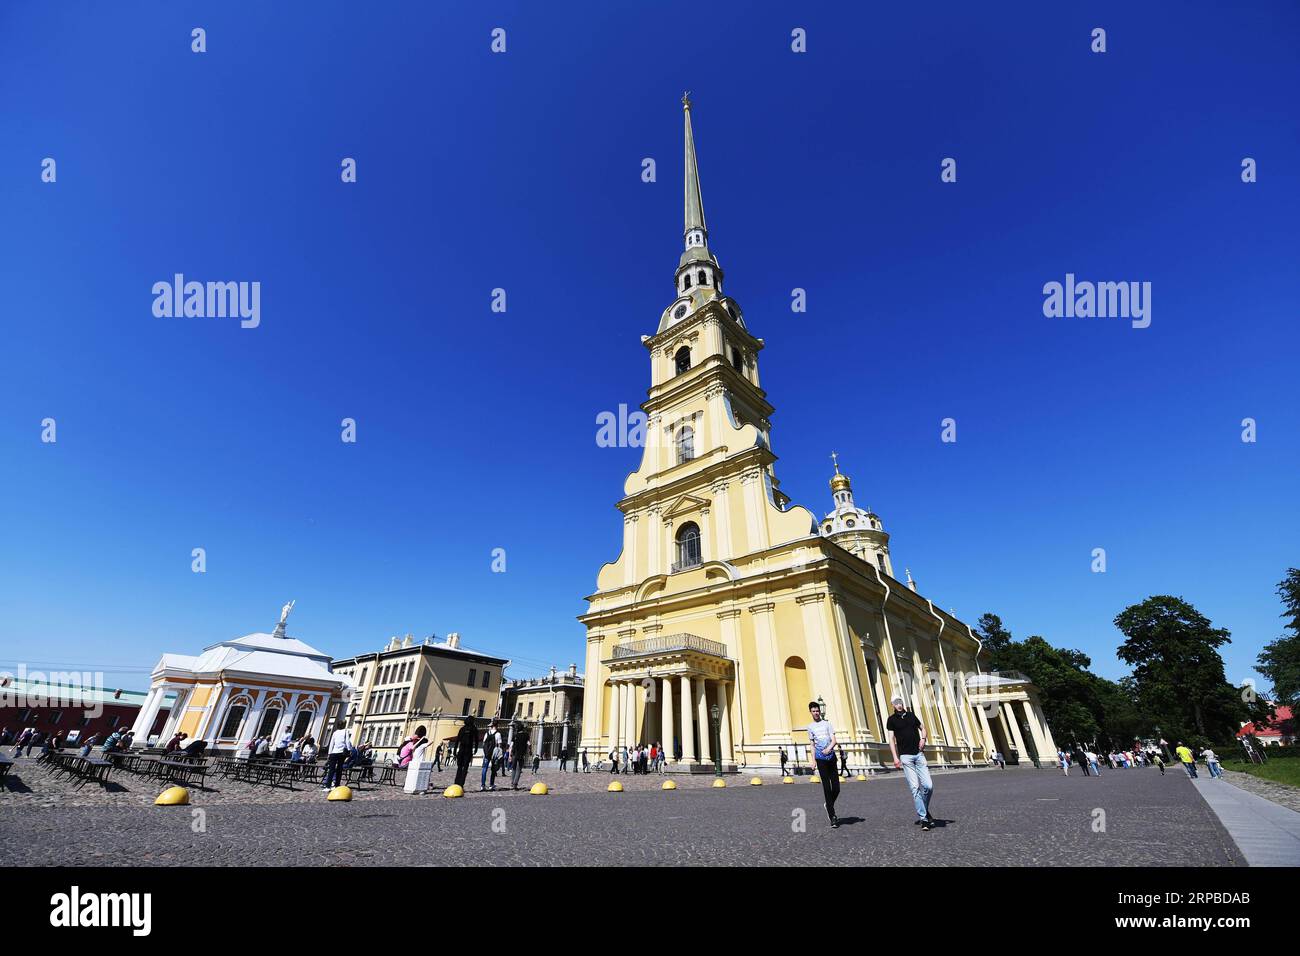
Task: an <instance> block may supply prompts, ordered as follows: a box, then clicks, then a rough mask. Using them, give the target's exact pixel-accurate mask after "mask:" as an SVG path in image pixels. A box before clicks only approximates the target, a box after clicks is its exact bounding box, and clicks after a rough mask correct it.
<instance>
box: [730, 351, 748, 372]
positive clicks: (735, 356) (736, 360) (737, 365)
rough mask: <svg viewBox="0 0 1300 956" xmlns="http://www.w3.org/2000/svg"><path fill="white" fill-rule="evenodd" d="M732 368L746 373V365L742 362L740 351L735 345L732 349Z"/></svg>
mask: <svg viewBox="0 0 1300 956" xmlns="http://www.w3.org/2000/svg"><path fill="white" fill-rule="evenodd" d="M731 367H732V368H734V369H735V370H736V371H737V372H740V373H742V374H743V373H744V371H745V363H744V362H742V361H741V358H740V349H738V348H736V347H735V346H734V345H733V346H732V348H731Z"/></svg>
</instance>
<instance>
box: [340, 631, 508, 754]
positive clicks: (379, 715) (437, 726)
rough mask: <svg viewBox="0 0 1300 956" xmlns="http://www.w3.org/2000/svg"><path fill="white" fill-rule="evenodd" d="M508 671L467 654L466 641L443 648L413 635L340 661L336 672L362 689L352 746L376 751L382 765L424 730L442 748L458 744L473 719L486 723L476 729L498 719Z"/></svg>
mask: <svg viewBox="0 0 1300 956" xmlns="http://www.w3.org/2000/svg"><path fill="white" fill-rule="evenodd" d="M509 664H510V662H509V661H508V660H507V659H505V658H503V657H496V656H494V655H491V654H487V653H484V652H482V651H475V650H471V649H469V648H467V647H464V646H463V645H462V644H461V642H460V635H459V634H448V635H447V638H446V640H445V641H442V642H441V643H434V642H433V641H432V640H431V639H429V638H426V639H425V640H424V641H422V642H420V641H416V640H415V639H414V638H413V637H412V636H411V635H410V634H408V635H406V637H405V638H401V639H399V638H396V637H394V638H392V639H391V640H390V641H389V642H388V644H386V645H385V646H384V648H383V649H382V650H379V651H375V652H373V653H369V654H358V655H357V656H356V657H353V658H349V659H347V660H340V661H335V663H334V671H335V673H336V674H339V675H340V676H342V677H344V678H346V679H347V680H349V681H352V682H353V683H354V684H355V685H356V687H357V693H356V694H355V695H354V696H353V698H352V701H351V702H350V703H349V704H348V706H347V710H346V714H345V716H346V721H347V726H348V727H349V728H351V730H352V734H353V739H354V740H355V741H356V742H357V743H358V744H360V743H369V744H370V745H371V746H373V747H374V748H375V751H376V756H377V757H380V758H382V757H390V756H392V755H393V754H395V753H396V752H397V750H398V748H399V747H400V746H401V743H402V741H403V740H405V739H406V738H407V737H408V736H410V735H411V734H412V733H413V732H414V730H415V729H416V728H417V727H419V726H421V725H423V726H424V727H426V728H427V732H428V735H429V739H430V741H431V742H432V746H435V747H436V746H437V745H438V744H439V743H440V742H442V741H445V740H448V739H450V738H452V737H454V736H456V732H457V731H458V730H459V729H460V728H461V727H462V726H463V725H464V723H465V719H466V718H467V717H468V718H482V720H477V721H476V722H477V723H479V724H480V725H481V724H483V723H485V722H486V719H487V718H491V717H494V716H496V715H497V711H498V706H499V703H500V699H501V683H502V673H503V671H504V670H505V668H506V667H507V666H509ZM430 756H432V751H431V752H430Z"/></svg>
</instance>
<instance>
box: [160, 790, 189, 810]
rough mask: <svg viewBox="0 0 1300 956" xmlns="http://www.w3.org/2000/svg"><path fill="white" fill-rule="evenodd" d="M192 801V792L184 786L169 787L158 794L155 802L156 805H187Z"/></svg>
mask: <svg viewBox="0 0 1300 956" xmlns="http://www.w3.org/2000/svg"><path fill="white" fill-rule="evenodd" d="M189 803H190V792H189V791H188V790H186V789H185V788H184V787H168V788H167V789H166V790H164V791H163V792H162V793H160V794H158V799H157V800H155V801H154V802H153V805H154V806H155V807H186V806H189Z"/></svg>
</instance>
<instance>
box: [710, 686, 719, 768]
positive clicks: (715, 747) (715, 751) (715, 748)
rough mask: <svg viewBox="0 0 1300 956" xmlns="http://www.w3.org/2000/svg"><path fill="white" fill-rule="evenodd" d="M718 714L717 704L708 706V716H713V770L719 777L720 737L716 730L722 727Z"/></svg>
mask: <svg viewBox="0 0 1300 956" xmlns="http://www.w3.org/2000/svg"><path fill="white" fill-rule="evenodd" d="M720 714H721V711H720V710H718V705H717V704H714V705H713V706H712V707H710V708H709V716H710V717H712V718H713V772H714V773H715V774H716V775H717V776H719V777H721V776H722V739H721V737H719V735H718V731H719V729H720V728H721V727H722V721H721V720H720V719H719V715H720Z"/></svg>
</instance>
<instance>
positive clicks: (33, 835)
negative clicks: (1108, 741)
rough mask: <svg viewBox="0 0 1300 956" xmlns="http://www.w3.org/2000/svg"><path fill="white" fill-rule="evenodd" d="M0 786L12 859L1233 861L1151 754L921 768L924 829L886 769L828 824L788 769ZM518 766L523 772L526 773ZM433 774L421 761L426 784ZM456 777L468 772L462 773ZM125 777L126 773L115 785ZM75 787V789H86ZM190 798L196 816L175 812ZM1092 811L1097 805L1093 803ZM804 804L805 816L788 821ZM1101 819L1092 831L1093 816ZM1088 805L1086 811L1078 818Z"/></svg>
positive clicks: (803, 782) (30, 772)
mask: <svg viewBox="0 0 1300 956" xmlns="http://www.w3.org/2000/svg"><path fill="white" fill-rule="evenodd" d="M24 774H25V775H26V776H27V778H28V780H29V785H30V787H31V793H30V794H22V793H0V840H3V845H4V847H5V851H6V852H5V856H6V862H8V863H10V864H19V865H77V864H100V865H104V864H107V865H124V866H127V865H129V866H139V865H144V866H150V865H155V866H176V865H258V866H284V865H317V864H343V865H348V864H401V865H412V864H414V865H447V864H452V865H473V864H485V865H512V866H514V865H546V864H578V865H605V866H608V865H628V864H631V865H668V866H682V865H751V866H752V865H771V864H807V863H809V862H816V863H819V864H823V865H828V864H830V865H858V866H881V865H893V866H897V865H909V864H923V865H938V866H988V865H1012V866H1175V865H1177V866H1236V865H1242V863H1243V862H1244V861H1243V860H1242V857H1241V855H1240V853H1239V852H1238V851H1237V849H1236V847H1235V845H1234V844H1233V842H1232V840H1231V839H1230V838H1229V837H1228V835H1227V833H1226V832H1225V831H1224V829H1223V827H1222V826H1221V825H1220V824H1219V822H1218V820H1217V818H1216V817H1215V816H1214V814H1213V813H1212V812H1211V811H1210V809H1209V808H1208V807H1207V805H1206V804H1205V801H1204V800H1203V799H1202V798H1201V797H1200V795H1199V794H1198V793H1197V792H1196V791H1195V790H1194V789H1193V786H1192V784H1191V782H1190V781H1188V780H1187V779H1186V777H1185V776H1184V775H1183V774H1181V773H1169V774H1167V775H1165V776H1163V777H1162V776H1161V775H1160V774H1159V773H1158V772H1157V771H1156V770H1154V769H1151V768H1146V769H1134V770H1126V771H1125V770H1121V771H1114V772H1107V773H1106V774H1105V775H1103V776H1102V777H1101V778H1096V777H1082V776H1080V775H1079V774H1077V773H1074V774H1072V775H1071V776H1070V777H1068V778H1067V777H1065V776H1063V775H1061V774H1059V773H1055V772H1051V771H1046V770H1036V771H1035V770H1024V769H1010V770H1006V771H999V770H984V771H961V772H955V773H945V774H936V775H935V796H934V802H933V806H932V810H933V813H934V815H935V816H936V817H937V818H939V819H940V820H942V821H943V825H942V826H941V827H939V828H936V829H935V830H933V831H931V832H929V833H926V832H922V831H921V830H920V829H919V828H918V827H915V826H913V819H914V814H913V811H912V804H911V800H910V798H909V796H908V793H907V790H906V786H905V784H904V781H903V779H902V777H901V775H900V776H893V775H890V776H887V777H879V778H874V779H871V780H868V781H847V782H845V783H844V785H843V792H842V794H841V797H840V804H839V808H838V809H839V813H840V816H841V819H842V820H843V821H844V825H843V826H842V827H841V828H840V829H839V830H831V829H829V827H827V825H826V817H825V813H824V810H823V808H822V800H821V787H820V786H819V785H818V784H815V783H811V782H809V780H808V778H806V777H805V778H799V782H798V783H795V784H788V785H783V784H781V783H780V782H779V780H778V779H776V778H764V784H763V786H761V787H751V786H747V785H746V779H747V778H734V777H733V778H729V780H728V786H727V788H726V789H721V790H714V789H710V788H708V787H707V784H708V783H709V782H710V780H709V779H708V778H705V779H702V780H700V779H697V780H690V781H682V782H681V789H679V790H677V791H673V792H664V791H661V790H659V789H658V787H659V784H660V782H661V778H657V777H649V778H633V777H626V776H625V777H621V778H619V779H620V780H621V781H622V782H624V785H625V786H626V787H627V792H625V793H622V794H609V793H606V792H604V787H605V786H606V784H607V783H608V782H609V780H610V779H611V778H610V777H608V776H607V775H603V774H590V775H573V774H556V773H546V774H543V779H545V780H546V781H547V782H548V783H549V784H550V785H551V786H552V787H553V788H554V791H553V792H552V794H551V795H549V796H545V797H541V796H532V795H529V794H528V793H527V791H523V790H521V791H520V792H518V793H515V792H510V791H498V792H496V793H478V792H476V791H473V790H472V791H470V792H469V793H468V795H467V796H466V797H465V798H463V799H460V800H447V799H442V798H440V797H439V796H436V795H433V794H430V795H423V796H409V795H406V794H403V793H401V792H400V791H399V792H394V791H393V790H392V789H390V788H383V789H368V790H364V791H361V792H359V793H358V796H357V799H355V800H353V801H352V802H350V803H332V804H331V803H327V802H326V801H325V797H324V794H322V793H320V792H319V791H317V790H300V791H298V792H296V793H293V794H290V793H288V792H287V791H274V792H272V791H267V790H266V789H265V788H260V789H258V788H247V789H245V790H242V791H239V792H237V791H236V790H235V789H234V788H228V789H225V790H223V791H222V792H221V793H219V794H218V793H204V792H201V791H198V792H196V793H195V796H194V806H192V807H154V806H152V805H148V804H147V803H145V801H146V800H149V799H152V795H153V792H154V791H156V790H157V787H156V786H152V785H150V784H147V783H145V782H142V781H139V780H136V779H134V778H131V777H129V776H128V777H125V778H124V779H123V780H122V781H121V783H120V784H119V786H121V787H122V788H123V789H122V790H119V791H118V792H116V793H109V794H103V793H100V794H95V793H87V792H86V791H82V794H81V795H78V797H77V798H76V799H77V800H78V801H80V803H81V805H67V804H61V803H59V802H57V801H55V802H49V803H47V804H44V805H43V804H41V803H39V802H38V801H37V799H36V798H37V796H38V791H39V790H40V788H41V787H42V785H43V784H45V782H46V779H47V778H46V777H45V775H44V774H43V772H42V771H39V770H34V769H29V768H24ZM532 779H533V778H532V776H531V775H530V774H525V776H524V781H523V782H524V783H525V784H527V783H531V782H532ZM448 780H449V778H448V776H446V775H442V776H441V777H438V776H435V785H436V786H438V787H439V788H440V787H441V785H442V784H443V783H446V782H448ZM471 782H472V783H473V784H475V785H476V784H477V778H476V777H472V778H471ZM126 788H134V789H133V790H127V789H126ZM87 790H89V788H87ZM196 808H201V809H203V810H204V815H205V820H204V826H205V831H204V832H200V833H195V832H194V831H193V830H192V828H191V822H192V820H193V819H194V814H193V813H192V811H193V810H194V809H196ZM1098 811H1100V812H1101V813H1104V818H1103V817H1100V816H1099V815H1098ZM800 814H802V815H803V817H804V818H805V819H806V822H807V827H806V831H804V832H799V830H798V829H797V827H796V826H795V823H796V820H797V817H798V816H799V815H800ZM1103 820H1104V830H1094V826H1095V825H1099V824H1100V823H1101V822H1102V821H1103ZM1094 821H1096V823H1095V822H1094Z"/></svg>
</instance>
